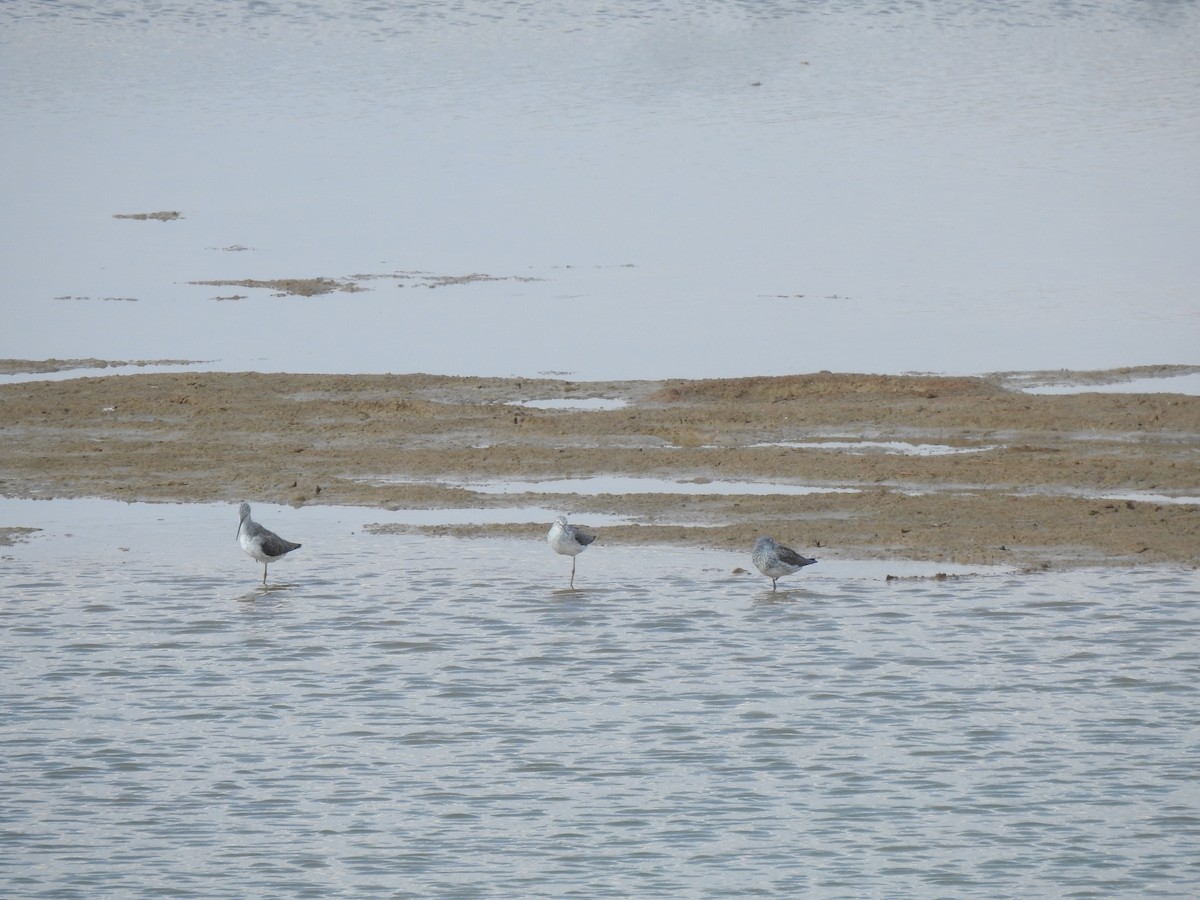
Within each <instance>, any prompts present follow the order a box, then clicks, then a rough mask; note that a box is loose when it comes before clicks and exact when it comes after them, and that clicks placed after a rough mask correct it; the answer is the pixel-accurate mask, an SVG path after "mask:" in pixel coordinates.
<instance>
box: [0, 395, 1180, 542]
mask: <svg viewBox="0 0 1200 900" xmlns="http://www.w3.org/2000/svg"><path fill="white" fill-rule="evenodd" d="M1007 384H1008V379H1007V378H1006V377H1002V376H996V377H995V378H960V377H932V376H876V375H842V374H828V373H821V374H813V375H797V376H788V377H778V378H766V377H764V378H745V379H722V380H705V381H661V382H658V381H654V382H651V381H631V382H587V383H581V382H570V381H562V380H551V379H538V380H533V379H499V378H471V377H447V376H431V375H353V376H351V375H292V374H257V373H232V374H230V373H209V372H204V373H184V374H154V373H146V374H134V375H127V376H113V377H96V378H79V379H72V380H67V381H37V382H26V383H17V384H8V385H0V495H3V496H7V497H108V498H115V499H120V500H160V501H181V502H188V501H205V502H212V501H228V502H230V503H234V502H237V501H240V500H242V499H248V500H251V501H253V502H259V503H290V504H313V503H323V504H342V505H352V506H353V505H358V506H363V507H382V508H388V509H405V508H409V509H474V508H493V509H494V508H504V507H512V508H517V507H531V506H538V507H553V508H555V509H560V510H562V511H563V512H566V513H568V514H569V515H571V516H572V518H573V519H575V520H578V521H580V522H585V523H586V522H587V520H588V516H589V515H591V516H599V515H615V516H621V517H624V518H625V520H626V521H628V523H629V524H623V525H607V526H605V527H604V528H603V531H602V535H601V537H602V540H604V541H605V542H613V543H619V542H666V543H671V542H686V543H688V544H693V545H697V546H713V547H722V548H730V549H733V548H748V547H749V546H750V545H751V544H752V543H753V541H754V538H755V537H756V536H757V535H759V534H761V533H769V534H774V535H775V536H776V537H778V538H779V539H780V540H782V541H784V542H786V543H789V544H792V545H793V546H795V547H796V548H797V549H800V550H802V551H804V552H806V553H809V554H810V555H816V556H818V557H819V556H821V555H826V556H833V557H903V558H912V559H926V560H944V561H948V562H959V563H970V564H992V563H1002V564H1012V565H1018V566H1037V565H1045V564H1052V565H1070V564H1087V565H1129V564H1150V563H1163V562H1180V563H1185V564H1191V565H1194V564H1196V563H1197V562H1198V561H1200V505H1198V502H1200V499H1198V498H1200V398H1197V397H1194V396H1186V395H1181V394H1169V393H1156V394H1131V393H1080V394H1061V395H1060V394H1054V395H1032V394H1025V393H1021V392H1019V391H1016V390H1012V389H1010V388H1009V387H1008V386H1007ZM542 401H559V402H557V403H546V404H545V405H544V406H543V405H539V404H540V403H541V402H542ZM561 401H581V402H580V403H579V406H580V407H581V408H574V407H573V406H572V405H571V404H566V403H563V402H561ZM582 401H590V403H585V402H582ZM531 402H533V404H534V405H527V404H530V403H531ZM519 404H520V405H519ZM630 478H642V479H647V480H646V481H644V482H631V481H629V479H630ZM559 479H577V480H578V481H573V482H569V483H567V486H566V487H565V488H564V487H563V483H562V482H558V481H557V480H559ZM591 479H601V480H598V481H592V480H591ZM604 479H607V480H604ZM549 481H553V482H556V483H557V486H556V484H554V483H552V484H545V483H544V482H549ZM510 482H516V483H520V484H519V485H516V486H515V487H514V486H511V485H510V486H509V488H507V489H506V488H505V485H506V484H507V483H510ZM706 484H712V487H711V488H705V487H704V485H706ZM771 484H775V485H778V486H779V492H774V491H771V490H770V488H769V487H768V486H769V485H771ZM606 485H615V486H616V488H615V489H609V488H607V487H606ZM639 485H644V486H645V487H644V488H639ZM739 485H741V487H739ZM576 487H577V488H578V489H575V488H576ZM806 488H812V489H816V490H813V491H811V492H806V490H805V489H806ZM710 490H711V491H712V492H711V493H709V492H708V491H710ZM364 521H365V522H370V513H369V511H366V510H364ZM21 524H22V523H20V522H0V526H20V525H21ZM547 526H548V523H547V525H545V526H544V525H540V524H539V525H529V524H492V525H487V524H479V525H466V526H449V525H434V526H421V527H419V528H418V526H413V528H414V530H424V531H433V532H438V533H454V534H466V535H486V534H507V535H528V536H529V537H531V538H532V537H539V538H540V537H541V536H542V535H543V534H544V531H545V528H546V527H547Z"/></svg>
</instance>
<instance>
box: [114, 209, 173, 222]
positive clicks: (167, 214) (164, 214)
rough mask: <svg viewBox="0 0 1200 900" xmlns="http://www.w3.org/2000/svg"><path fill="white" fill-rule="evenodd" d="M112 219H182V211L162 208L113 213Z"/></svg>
mask: <svg viewBox="0 0 1200 900" xmlns="http://www.w3.org/2000/svg"><path fill="white" fill-rule="evenodd" d="M113 218H114V219H135V220H136V221H139V222H148V221H154V222H174V221H175V220H176V219H182V218H183V213H181V212H176V211H175V210H173V209H167V210H162V211H160V212H148V213H113Z"/></svg>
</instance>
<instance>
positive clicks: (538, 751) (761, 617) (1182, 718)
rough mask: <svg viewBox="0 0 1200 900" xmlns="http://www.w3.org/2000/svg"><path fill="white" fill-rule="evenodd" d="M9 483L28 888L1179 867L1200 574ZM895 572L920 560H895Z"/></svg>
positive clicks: (145, 890)
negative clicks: (137, 496)
mask: <svg viewBox="0 0 1200 900" xmlns="http://www.w3.org/2000/svg"><path fill="white" fill-rule="evenodd" d="M255 514H256V517H257V518H259V519H260V520H261V521H263V522H264V523H265V524H267V525H268V526H269V527H275V528H277V529H278V530H279V531H280V532H281V533H282V534H284V535H285V536H286V537H290V538H292V539H293V540H299V541H301V542H302V543H303V544H304V546H303V548H302V549H301V550H299V551H297V552H296V553H295V554H293V558H292V559H290V560H289V561H288V562H286V563H282V564H278V565H275V566H272V567H271V579H270V581H271V585H270V588H269V589H267V590H264V589H262V588H261V586H260V585H259V584H258V583H257V582H258V578H259V575H260V570H259V568H258V566H257V565H256V564H255V563H253V562H252V561H250V560H249V559H247V558H246V557H244V556H243V555H242V554H241V552H240V551H239V550H238V549H237V547H236V544H235V543H234V532H235V530H236V524H237V523H236V515H235V513H234V507H233V506H228V507H225V506H200V505H197V506H169V505H161V506H159V505H144V504H139V505H125V504H118V503H111V502H108V503H106V502H99V501H72V502H65V501H48V502H40V503H38V502H16V501H5V506H4V521H5V522H6V523H10V524H27V525H32V526H40V527H43V528H44V531H42V532H39V533H36V534H35V535H33V536H32V538H31V539H30V540H28V541H27V542H25V543H22V544H19V545H17V546H14V547H12V548H7V549H5V550H4V551H3V554H2V558H0V591H2V596H3V598H4V599H3V602H2V603H0V617H2V621H0V634H2V635H3V638H2V641H3V644H2V651H0V673H2V674H0V677H2V682H3V684H4V706H5V715H4V717H3V719H2V721H0V758H3V759H4V768H5V775H4V778H3V779H2V780H0V883H3V884H4V885H5V886H6V891H5V892H6V893H7V894H8V895H10V896H15V895H20V896H43V895H45V896H59V897H70V896H81V897H82V896H88V897H94V896H102V895H120V896H147V897H148V896H155V897H157V896H205V897H210V896H230V897H232V896H239V897H242V896H267V895H274V896H278V895H280V894H286V895H289V896H346V897H350V896H354V897H358V896H365V895H372V894H379V895H387V896H429V895H432V894H454V895H460V896H478V895H506V896H513V895H522V896H563V895H566V894H569V893H579V894H587V895H593V896H594V895H627V896H629V895H637V896H686V895H693V896H695V895H706V896H717V895H732V894H735V893H736V894H738V895H739V896H742V895H746V894H755V893H757V894H762V895H766V894H789V895H796V894H804V895H809V896H844V897H858V896H871V895H875V896H928V895H935V894H936V895H947V896H956V897H961V896H979V897H997V896H1034V895H1036V896H1068V895H1071V896H1079V895H1089V894H1097V895H1122V896H1155V895H1157V896H1187V895H1193V894H1195V893H1197V891H1198V890H1200V864H1198V863H1197V860H1200V788H1198V787H1197V782H1196V778H1195V772H1196V769H1197V765H1198V764H1200V758H1198V751H1197V741H1196V722H1197V721H1200V689H1198V688H1197V684H1198V683H1200V656H1198V655H1197V653H1196V647H1197V641H1198V639H1200V602H1198V601H1200V578H1198V576H1197V573H1196V572H1195V571H1190V570H1183V569H1175V568H1167V569H1139V570H1133V571H1117V570H1114V571H1098V570H1088V571H1075V572H1063V573H1053V574H1042V575H1018V574H1015V573H1011V572H1003V571H992V572H988V573H985V574H980V575H979V576H977V577H966V578H961V579H950V580H943V581H938V580H932V579H918V580H901V581H890V582H889V581H885V580H884V575H885V574H887V572H888V571H889V567H888V564H886V563H875V564H866V563H859V562H856V561H853V560H823V561H822V562H821V563H819V564H818V565H817V566H814V567H811V568H809V569H807V570H805V573H804V574H803V575H802V576H796V577H792V578H788V579H783V580H782V581H781V585H783V586H785V587H786V589H785V590H781V591H780V592H778V593H775V594H772V593H771V592H770V590H768V589H767V585H766V582H765V579H761V578H759V577H758V576H757V575H756V574H755V575H741V574H733V570H734V568H735V567H737V566H747V565H748V562H749V560H748V559H747V558H744V557H743V556H742V555H739V554H726V553H710V552H696V551H687V550H679V549H662V548H653V547H644V548H627V547H606V546H604V544H603V536H602V537H601V540H600V541H599V542H598V543H597V544H596V545H595V546H594V548H591V549H589V551H588V552H587V553H585V554H583V555H582V556H581V557H580V558H579V570H578V574H577V577H576V584H577V586H579V587H580V590H578V591H574V592H572V591H568V590H565V588H566V580H567V578H566V576H567V572H568V568H569V567H568V564H567V563H568V561H567V560H566V559H565V558H562V557H557V556H555V555H554V554H553V553H552V552H551V551H550V550H549V548H548V547H547V546H546V545H545V543H544V542H542V541H500V540H477V541H463V540H455V539H432V538H422V537H406V536H394V535H380V536H375V535H368V534H364V533H362V530H361V527H362V524H363V523H364V522H368V521H378V520H380V516H381V515H382V516H384V517H386V515H387V514H386V513H384V514H378V513H377V511H374V510H365V511H364V510H339V509H332V508H304V509H288V508H273V507H267V506H262V507H256V508H255ZM892 571H894V572H895V573H896V574H902V575H916V574H922V573H924V574H933V573H934V572H936V569H935V568H932V567H928V566H926V567H920V566H911V565H910V566H908V567H904V566H899V567H894V568H893V569H892Z"/></svg>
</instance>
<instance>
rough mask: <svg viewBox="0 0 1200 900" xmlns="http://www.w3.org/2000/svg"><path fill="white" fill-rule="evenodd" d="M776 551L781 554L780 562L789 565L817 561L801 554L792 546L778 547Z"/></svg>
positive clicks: (801, 564) (805, 564)
mask: <svg viewBox="0 0 1200 900" xmlns="http://www.w3.org/2000/svg"><path fill="white" fill-rule="evenodd" d="M776 553H777V555H778V556H779V561H780V562H785V563H787V564H788V565H789V566H807V565H808V564H809V563H814V562H816V560H815V559H809V558H808V557H807V556H801V555H800V554H799V553H797V552H796V551H795V550H793V549H792V548H791V547H778V548H776Z"/></svg>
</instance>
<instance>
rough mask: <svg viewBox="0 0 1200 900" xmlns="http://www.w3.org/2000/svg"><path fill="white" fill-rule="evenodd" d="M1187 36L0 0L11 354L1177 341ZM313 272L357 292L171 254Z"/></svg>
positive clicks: (896, 355)
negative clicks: (266, 284)
mask: <svg viewBox="0 0 1200 900" xmlns="http://www.w3.org/2000/svg"><path fill="white" fill-rule="evenodd" d="M1197 46H1200V4H1197V3H1195V2H1191V0H1183V2H1151V0H1096V2H1087V3H1073V2H1063V3H1053V4H1047V3H1042V2H1035V0H1015V2H1006V3H1002V4H994V3H992V4H979V3H955V2H946V3H928V4H926V3H895V2H886V0H839V2H830V3H819V4H818V3H782V2H770V0H761V2H759V0H744V2H733V0H730V2H698V0H684V2H679V3H660V2H632V0H630V2H617V3H611V4H592V5H588V4H578V3H570V4H568V3H561V2H558V3H550V2H547V3H536V4H533V3H527V2H516V0H477V2H471V3H443V2H432V0H429V2H422V0H410V2H396V3H375V4H367V3H361V2H357V0H341V2H337V0H325V2H294V0H272V2H266V0H263V2H254V3H245V4H232V3H228V2H223V0H188V2H179V0H155V2H149V0H123V2H94V0H79V2H70V3H67V2H54V0H8V2H5V3H3V4H0V132H2V133H3V134H4V140H3V141H0V193H2V195H3V196H4V198H5V203H4V204H3V205H0V232H3V233H4V234H5V236H6V240H5V241H4V242H3V245H2V246H0V263H2V264H0V313H2V314H3V316H4V321H5V326H6V327H5V328H4V330H3V334H0V358H26V359H45V358H50V357H57V358H65V359H75V358H88V357H96V358H101V359H111V360H163V359H189V360H204V361H206V363H207V365H209V366H211V367H213V368H219V369H224V370H243V369H253V370H268V371H305V372H308V371H319V372H392V371H398V372H410V371H427V372H435V373H445V374H463V373H470V374H481V375H535V374H538V373H543V372H547V373H549V372H556V373H569V374H571V375H572V376H573V377H576V378H589V379H596V378H660V377H666V378H674V377H711V376H727V375H763V374H780V373H790V372H797V371H799V372H809V371H819V370H821V369H829V370H831V371H869V372H899V371H910V370H912V371H934V372H955V373H964V372H965V373H976V372H988V371H1013V370H1025V369H1060V368H1073V369H1087V368H1109V367H1113V366H1125V365H1139V364H1152V363H1195V362H1200V360H1197V357H1196V347H1197V346H1200V315H1198V314H1197V307H1196V299H1195V298H1196V296H1197V294H1198V292H1200V254H1197V253H1196V252H1195V245H1196V236H1197V234H1200V177H1198V176H1197V166H1196V147H1197V146H1200V116H1198V115H1197V111H1198V110H1200V79H1198V78H1197V77H1196V47H1197ZM158 210H177V211H179V212H181V213H182V214H183V216H184V218H183V219H181V220H179V221H175V222H165V223H164V222H155V221H149V222H137V221H128V220H121V219H114V218H113V215H114V214H117V213H144V212H153V211H158ZM471 274H482V275H488V276H491V278H492V279H495V280H486V281H484V280H475V281H469V282H464V283H458V284H451V285H444V286H440V287H436V288H431V287H430V286H429V285H430V284H434V283H436V282H430V281H427V280H426V279H427V278H439V277H455V276H465V275H471ZM314 276H325V277H329V278H334V279H348V280H355V281H356V283H357V284H358V285H359V286H360V287H362V288H364V290H362V291H361V292H359V293H353V294H348V293H337V294H328V295H324V296H319V297H312V298H302V297H276V296H273V295H272V292H271V291H269V290H266V289H261V288H258V289H255V288H238V287H234V286H224V287H222V286H209V285H202V284H196V283H195V282H201V281H212V280H222V279H233V280H242V279H279V278H305V277H314Z"/></svg>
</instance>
